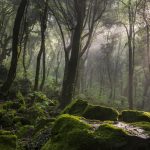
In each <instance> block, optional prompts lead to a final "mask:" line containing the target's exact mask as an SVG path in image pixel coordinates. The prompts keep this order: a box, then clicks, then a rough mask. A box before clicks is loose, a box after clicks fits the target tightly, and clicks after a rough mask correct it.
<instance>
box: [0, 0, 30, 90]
mask: <svg viewBox="0 0 150 150" xmlns="http://www.w3.org/2000/svg"><path fill="white" fill-rule="evenodd" d="M27 3H28V0H22V1H21V3H20V5H19V8H18V11H17V15H16V18H15V23H14V28H13V41H12V58H11V65H10V69H9V73H8V76H7V80H6V81H5V82H4V84H3V86H2V87H1V92H4V93H5V92H7V91H8V90H9V88H10V87H11V85H12V83H13V81H14V79H15V76H16V70H17V63H18V58H19V54H20V52H19V48H18V43H19V31H20V27H21V22H22V19H23V15H24V12H25V9H26V6H27Z"/></svg>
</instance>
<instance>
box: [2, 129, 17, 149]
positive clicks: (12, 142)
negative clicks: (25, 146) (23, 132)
mask: <svg viewBox="0 0 150 150" xmlns="http://www.w3.org/2000/svg"><path fill="white" fill-rule="evenodd" d="M16 146H17V137H16V136H15V135H13V134H12V133H11V132H9V131H5V130H0V149H1V150H16Z"/></svg>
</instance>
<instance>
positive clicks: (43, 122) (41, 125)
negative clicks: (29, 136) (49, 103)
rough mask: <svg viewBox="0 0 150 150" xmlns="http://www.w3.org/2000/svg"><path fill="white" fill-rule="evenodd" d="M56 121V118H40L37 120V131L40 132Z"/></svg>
mask: <svg viewBox="0 0 150 150" xmlns="http://www.w3.org/2000/svg"><path fill="white" fill-rule="evenodd" d="M54 121H55V119H54V118H51V119H50V118H40V119H38V120H37V122H36V125H35V130H36V131H38V130H40V129H42V128H44V127H46V126H49V125H50V123H51V124H52V123H53V122H54Z"/></svg>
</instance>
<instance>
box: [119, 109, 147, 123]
mask: <svg viewBox="0 0 150 150" xmlns="http://www.w3.org/2000/svg"><path fill="white" fill-rule="evenodd" d="M120 119H121V120H122V121H125V122H142V121H146V122H150V112H144V111H136V110H124V111H122V113H121V115H120Z"/></svg>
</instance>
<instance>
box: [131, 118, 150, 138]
mask: <svg viewBox="0 0 150 150" xmlns="http://www.w3.org/2000/svg"><path fill="white" fill-rule="evenodd" d="M131 125H133V126H135V127H140V128H142V129H144V130H145V131H147V133H148V134H149V135H150V122H144V121H143V122H134V123H131Z"/></svg>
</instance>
